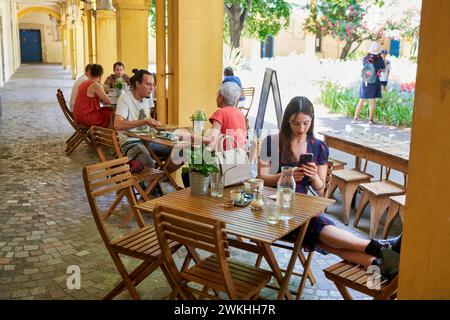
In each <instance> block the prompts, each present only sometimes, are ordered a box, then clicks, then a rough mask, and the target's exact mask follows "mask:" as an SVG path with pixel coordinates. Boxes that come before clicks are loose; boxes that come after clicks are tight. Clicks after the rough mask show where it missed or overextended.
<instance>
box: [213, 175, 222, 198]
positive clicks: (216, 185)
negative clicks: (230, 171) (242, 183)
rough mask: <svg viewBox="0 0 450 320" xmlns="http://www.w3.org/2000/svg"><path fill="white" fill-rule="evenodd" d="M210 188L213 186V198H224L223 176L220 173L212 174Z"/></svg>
mask: <svg viewBox="0 0 450 320" xmlns="http://www.w3.org/2000/svg"><path fill="white" fill-rule="evenodd" d="M210 186H211V197H214V198H222V197H223V176H222V174H221V173H220V172H213V173H211V179H210Z"/></svg>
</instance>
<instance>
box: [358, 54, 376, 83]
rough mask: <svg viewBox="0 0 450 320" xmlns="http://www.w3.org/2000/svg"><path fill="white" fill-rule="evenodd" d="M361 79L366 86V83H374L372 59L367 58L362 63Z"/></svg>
mask: <svg viewBox="0 0 450 320" xmlns="http://www.w3.org/2000/svg"><path fill="white" fill-rule="evenodd" d="M361 81H362V82H364V83H365V85H366V87H367V84H368V83H375V82H376V81H377V72H376V70H375V65H374V62H373V59H367V61H366V63H365V64H364V67H363V68H362V70H361Z"/></svg>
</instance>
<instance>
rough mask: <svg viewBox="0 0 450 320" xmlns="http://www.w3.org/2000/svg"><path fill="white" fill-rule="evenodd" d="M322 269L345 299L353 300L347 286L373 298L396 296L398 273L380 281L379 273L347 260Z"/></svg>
mask: <svg viewBox="0 0 450 320" xmlns="http://www.w3.org/2000/svg"><path fill="white" fill-rule="evenodd" d="M323 271H324V273H325V276H326V277H327V278H328V279H330V280H331V281H333V282H334V284H335V285H336V287H337V289H338V290H339V292H340V293H341V295H342V297H343V298H344V299H345V300H353V297H352V296H351V295H350V292H349V291H348V290H347V288H351V289H353V290H356V291H359V292H361V293H364V294H367V295H369V296H371V297H373V298H374V300H386V299H395V298H396V296H397V290H398V274H397V275H396V276H395V277H394V278H393V279H392V280H390V281H382V280H381V279H380V278H379V275H374V274H372V273H368V272H367V269H366V268H365V267H362V266H360V265H355V264H353V263H350V262H347V261H341V262H338V263H335V264H333V265H331V266H329V267H328V268H326V269H324V270H323ZM377 278H378V279H377Z"/></svg>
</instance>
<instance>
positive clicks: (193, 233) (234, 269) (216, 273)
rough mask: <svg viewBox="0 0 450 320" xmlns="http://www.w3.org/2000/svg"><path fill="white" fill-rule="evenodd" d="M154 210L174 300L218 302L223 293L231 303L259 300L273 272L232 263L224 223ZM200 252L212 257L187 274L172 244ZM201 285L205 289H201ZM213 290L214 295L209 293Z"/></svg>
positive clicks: (188, 270)
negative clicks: (176, 261)
mask: <svg viewBox="0 0 450 320" xmlns="http://www.w3.org/2000/svg"><path fill="white" fill-rule="evenodd" d="M164 211H166V212H163V211H162V209H161V207H159V206H157V207H155V209H154V221H155V228H156V232H157V234H158V240H159V244H160V247H161V250H162V253H163V256H164V260H165V264H166V266H167V268H168V269H169V272H170V274H171V276H172V279H173V280H174V291H173V296H174V297H178V298H181V299H195V298H210V299H219V298H220V297H219V295H218V294H217V293H218V292H224V293H226V294H227V295H228V297H229V298H230V299H233V300H234V299H256V298H258V295H259V291H260V290H261V289H262V288H264V286H265V285H266V284H267V283H268V282H269V281H270V279H271V277H272V272H269V271H266V270H262V269H259V268H256V267H253V266H249V265H245V264H243V263H240V262H237V261H233V260H231V259H229V256H230V252H229V249H228V246H229V245H228V241H227V233H226V230H225V223H224V222H222V221H217V220H214V219H209V218H205V217H201V216H198V215H194V214H180V213H179V212H175V211H172V210H164ZM171 240H172V241H177V242H179V243H181V244H184V245H185V246H186V247H190V248H197V249H201V250H204V251H206V252H209V253H211V254H212V255H210V256H208V257H206V258H204V259H203V260H201V261H198V262H197V263H196V264H195V265H193V266H192V267H190V268H187V269H186V270H179V269H178V268H177V266H176V265H175V262H174V260H173V257H172V254H171V250H170V247H169V245H168V244H169V243H170V241H171ZM198 285H200V286H203V289H202V290H200V289H198ZM210 289H212V290H213V294H211V293H210Z"/></svg>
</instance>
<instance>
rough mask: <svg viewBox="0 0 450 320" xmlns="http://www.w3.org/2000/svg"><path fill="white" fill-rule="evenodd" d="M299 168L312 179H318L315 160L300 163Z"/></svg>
mask: <svg viewBox="0 0 450 320" xmlns="http://www.w3.org/2000/svg"><path fill="white" fill-rule="evenodd" d="M300 168H301V169H303V172H304V175H305V176H307V177H309V178H310V179H311V180H312V181H316V180H317V179H320V178H319V175H318V168H317V165H316V163H315V162H308V163H307V164H302V165H301V167H300Z"/></svg>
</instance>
